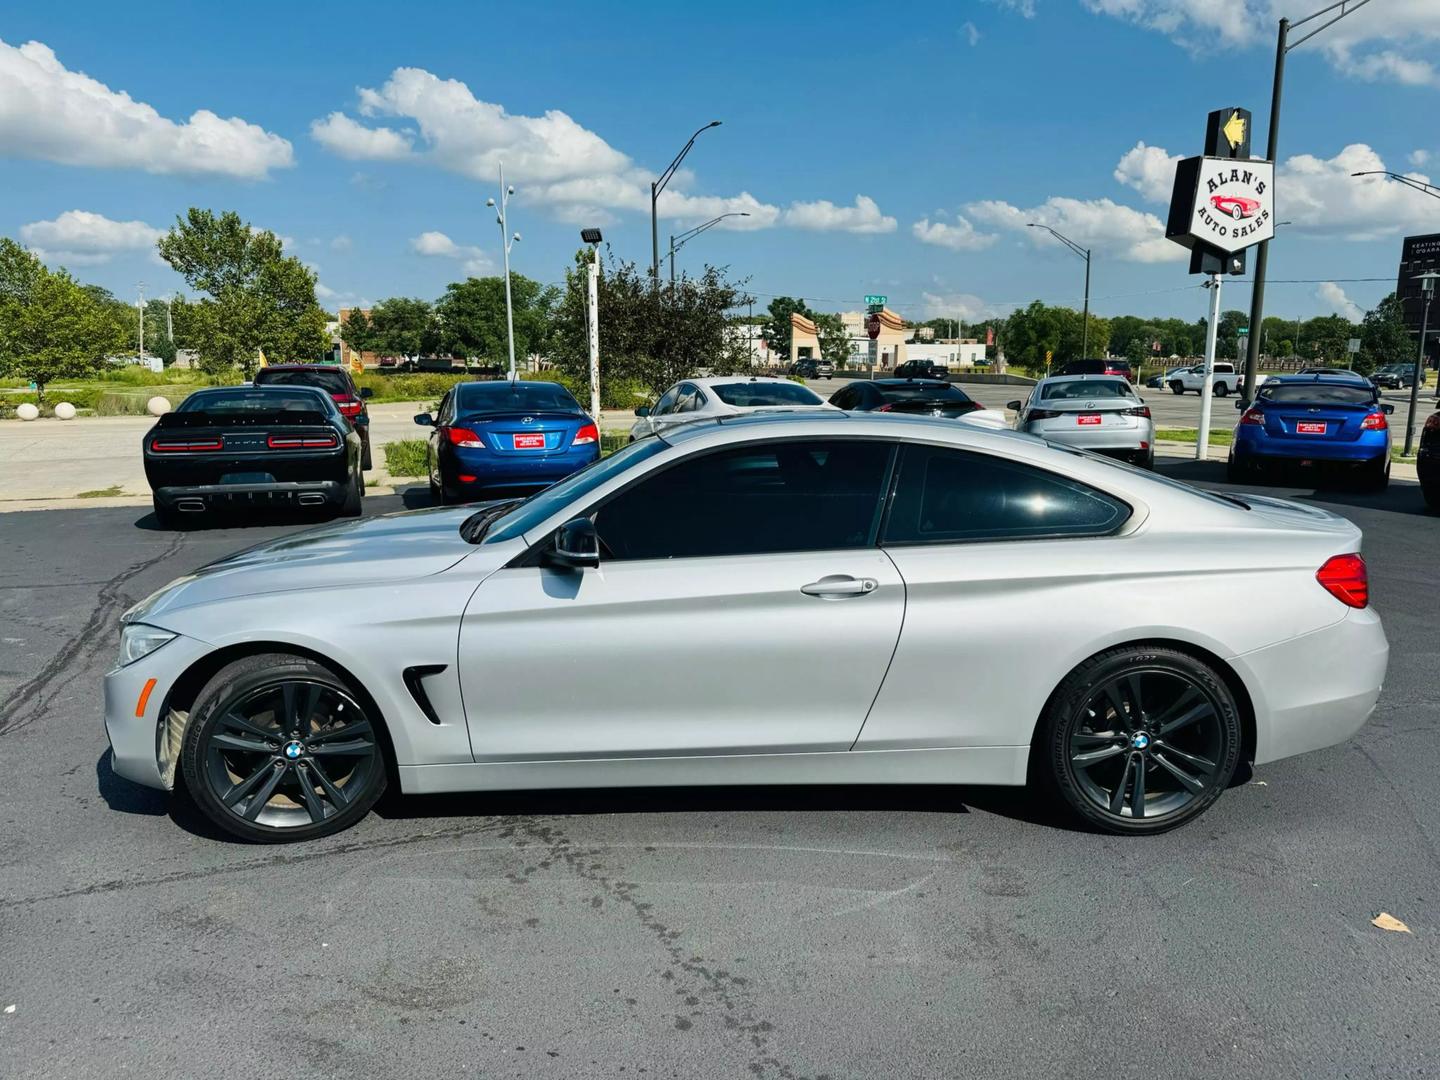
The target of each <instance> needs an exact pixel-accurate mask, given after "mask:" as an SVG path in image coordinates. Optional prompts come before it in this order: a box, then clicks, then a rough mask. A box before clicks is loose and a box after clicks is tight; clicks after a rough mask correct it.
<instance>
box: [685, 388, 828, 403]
mask: <svg viewBox="0 0 1440 1080" xmlns="http://www.w3.org/2000/svg"><path fill="white" fill-rule="evenodd" d="M709 390H710V392H711V393H713V394H714V395H715V396H716V397H718V398H719V399H720V400H721V401H723V402H724V403H725V404H726V405H734V406H737V407H741V408H764V407H765V406H767V405H823V404H824V403H825V402H824V399H822V398H821V397H820V395H819V394H817V393H815V391H813V390H811V389H810V388H809V387H805V386H801V385H800V384H799V383H792V382H736V383H719V384H717V385H713V386H711V387H709Z"/></svg>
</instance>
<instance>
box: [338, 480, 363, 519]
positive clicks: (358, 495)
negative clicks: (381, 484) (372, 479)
mask: <svg viewBox="0 0 1440 1080" xmlns="http://www.w3.org/2000/svg"><path fill="white" fill-rule="evenodd" d="M364 497H365V477H364V475H363V474H362V473H361V472H360V471H359V470H358V469H357V470H356V471H355V474H354V475H353V476H352V477H351V478H350V486H349V488H347V489H346V491H345V501H344V502H343V503H341V504H340V516H341V517H351V518H353V517H359V516H360V511H361V510H362V509H363V508H364V507H363V505H362V502H363V500H364Z"/></svg>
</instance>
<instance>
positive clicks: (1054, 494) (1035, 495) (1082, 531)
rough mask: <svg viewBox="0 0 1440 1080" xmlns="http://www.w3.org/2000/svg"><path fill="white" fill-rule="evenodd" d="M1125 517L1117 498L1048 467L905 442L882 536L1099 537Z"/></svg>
mask: <svg viewBox="0 0 1440 1080" xmlns="http://www.w3.org/2000/svg"><path fill="white" fill-rule="evenodd" d="M1129 516H1130V508H1129V507H1128V506H1126V505H1125V504H1124V503H1122V502H1120V501H1119V500H1118V499H1114V498H1112V497H1110V496H1109V495H1106V494H1104V493H1103V492H1099V491H1096V490H1095V489H1094V488H1091V487H1089V486H1087V485H1085V484H1081V483H1078V482H1077V481H1074V480H1068V479H1066V478H1065V477H1062V476H1057V475H1055V474H1054V473H1048V472H1045V471H1043V470H1041V469H1034V468H1031V467H1030V466H1028V465H1021V464H1019V463H1017V462H1013V461H1006V460H1003V459H1001V458H994V457H990V456H988V455H985V454H970V453H966V452H964V451H961V450H947V449H943V448H940V447H929V446H907V447H906V448H905V450H904V457H903V459H902V461H901V463H900V478H899V482H898V484H897V485H896V489H895V501H894V504H893V506H892V507H891V510H890V520H889V523H888V524H887V526H886V529H885V542H886V543H889V544H914V543H931V544H936V543H957V542H961V541H975V540H1026V539H1038V538H1040V537H1064V536H1103V535H1105V534H1107V533H1110V532H1113V531H1114V530H1115V529H1118V528H1119V527H1120V526H1121V524H1123V523H1124V521H1125V519H1126V518H1128V517H1129Z"/></svg>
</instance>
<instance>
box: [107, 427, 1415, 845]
mask: <svg viewBox="0 0 1440 1080" xmlns="http://www.w3.org/2000/svg"><path fill="white" fill-rule="evenodd" d="M1359 551H1360V531H1359V530H1358V529H1357V528H1356V527H1355V526H1354V525H1352V524H1351V523H1350V522H1348V521H1346V520H1344V519H1342V518H1339V517H1336V516H1334V515H1331V514H1328V513H1326V512H1324V511H1321V510H1317V509H1314V508H1312V507H1307V506H1302V505H1299V504H1296V503H1292V502H1286V501H1283V500H1280V499H1273V498H1263V497H1260V496H1254V495H1244V496H1239V495H1234V496H1232V495H1214V494H1209V493H1206V492H1203V491H1199V490H1196V489H1194V488H1191V487H1187V486H1185V485H1182V484H1178V483H1174V482H1172V481H1168V480H1166V479H1164V478H1162V477H1158V476H1155V475H1153V474H1149V473H1146V472H1144V471H1142V470H1139V469H1134V468H1131V467H1129V466H1125V465H1122V464H1118V463H1115V462H1112V461H1108V460H1104V459H1101V458H1098V457H1095V456H1092V455H1090V454H1088V453H1083V452H1080V451H1076V450H1070V449H1066V448H1063V447H1060V446H1055V445H1050V444H1047V443H1045V442H1042V441H1040V440H1039V439H1035V438H1032V437H1029V436H1026V435H1021V434H1017V433H1013V432H1005V431H996V430H993V429H990V428H986V427H982V426H979V425H970V424H967V423H965V422H964V421H963V420H962V421H954V420H935V419H931V418H920V417H914V418H912V417H896V416H890V415H886V416H882V417H875V416H870V415H865V414H846V413H842V412H839V411H836V412H832V413H815V414H808V415H789V416H783V415H782V416H769V417H751V418H740V419H730V420H722V421H719V422H700V423H696V424H690V425H686V426H684V427H682V428H677V429H675V430H674V431H672V432H668V433H665V434H663V435H661V436H659V437H657V438H649V439H644V440H641V441H639V442H636V443H633V444H631V445H630V446H628V447H626V448H625V449H623V450H621V451H620V452H618V453H616V454H614V455H613V456H611V457H608V458H605V459H603V460H601V461H599V462H597V463H595V464H594V465H592V466H590V467H588V468H586V469H584V470H582V471H580V472H578V473H575V474H574V475H572V476H570V477H569V478H568V479H566V480H563V481H561V482H560V483H558V484H556V485H554V486H553V487H550V488H548V489H546V490H545V491H543V492H541V493H540V494H538V495H535V496H533V497H531V498H529V499H527V500H525V501H509V502H500V503H491V504H485V505H481V506H479V507H475V506H472V507H461V508H445V509H438V510H428V511H418V512H413V513H403V514H395V515H391V516H388V517H380V518H374V519H370V520H365V521H360V522H351V523H345V524H338V525H333V526H327V527H323V528H320V529H316V530H313V531H310V532H305V533H300V534H297V535H294V536H291V537H289V538H286V539H282V540H278V541H275V542H273V543H268V544H264V545H262V546H260V547H256V548H252V549H250V550H248V551H244V552H241V553H240V554H237V555H234V556H232V557H230V558H227V559H224V560H222V561H220V562H217V563H214V564H212V565H210V566H207V567H205V568H204V569H201V570H199V571H197V572H196V573H194V574H192V575H189V576H186V577H183V578H180V579H179V580H177V581H174V582H172V583H171V584H169V585H167V586H166V587H165V588H163V589H161V590H159V591H158V592H156V593H155V594H154V595H152V596H150V597H149V598H147V599H146V600H144V601H143V602H141V603H140V604H138V605H136V606H135V607H134V608H132V609H131V610H130V611H129V612H127V613H126V614H125V616H124V619H123V624H122V626H121V635H120V657H119V661H118V663H117V665H116V667H115V668H114V670H112V671H111V672H110V673H109V674H108V675H107V676H106V678H105V724H106V729H107V731H108V734H109V738H110V743H111V747H112V749H113V762H114V768H115V771H116V772H117V773H119V774H120V775H122V776H125V777H128V778H130V779H131V780H134V781H137V782H139V783H141V784H146V785H149V786H151V787H156V788H162V789H172V788H174V787H175V786H176V785H177V784H179V783H183V784H184V785H185V787H186V788H188V790H189V792H190V794H191V795H192V797H193V798H194V800H195V801H196V802H197V803H198V805H199V806H200V807H201V808H202V809H203V811H204V812H205V813H206V814H207V815H209V816H210V817H211V818H212V819H213V820H214V821H215V822H216V823H217V824H218V825H220V826H222V827H223V828H225V829H228V830H230V831H231V832H233V833H236V834H238V835H240V836H243V837H247V838H251V839H255V840H299V839H305V838H310V837H315V836H320V835H323V834H326V833H331V832H335V831H337V830H340V829H343V828H346V827H347V826H349V825H352V824H354V823H355V822H356V821H357V820H359V819H360V818H361V817H363V816H364V815H365V814H366V813H367V811H368V810H369V809H370V808H371V806H372V805H373V804H374V803H375V801H376V800H377V799H378V798H379V797H380V795H381V793H382V792H383V791H384V790H385V788H386V787H387V785H395V784H398V786H399V788H400V790H401V791H403V792H406V793H426V792H454V791H494V790H501V789H518V788H585V787H608V786H643V785H707V784H746V783H763V784H816V783H826V784H833V783H880V784H910V783H956V784H1025V783H1027V782H1033V783H1034V784H1035V785H1036V786H1037V787H1038V788H1039V789H1041V790H1042V792H1043V793H1045V794H1047V795H1050V796H1052V797H1054V798H1057V799H1058V800H1060V801H1061V803H1062V804H1064V805H1065V806H1068V808H1069V809H1070V810H1071V811H1073V812H1074V813H1075V814H1077V815H1079V817H1081V818H1082V819H1084V820H1085V821H1086V822H1088V823H1089V824H1090V825H1092V826H1094V827H1098V828H1101V829H1108V830H1112V831H1115V832H1120V833H1142V832H1155V831H1158V830H1162V829H1167V828H1171V827H1173V826H1176V825H1179V824H1180V823H1182V822H1185V821H1188V820H1189V819H1191V818H1193V817H1195V816H1196V815H1198V814H1200V813H1201V812H1203V811H1204V810H1205V809H1206V808H1207V807H1208V806H1209V805H1210V804H1211V803H1212V802H1214V800H1215V799H1216V798H1218V797H1219V796H1220V794H1221V793H1222V792H1223V791H1224V790H1225V788H1226V786H1227V784H1229V782H1230V781H1231V778H1232V775H1233V774H1234V773H1235V771H1236V768H1237V767H1238V766H1239V765H1240V763H1241V762H1242V761H1249V762H1253V763H1256V764H1262V763H1264V762H1268V761H1273V760H1274V759H1276V758H1281V757H1285V756H1286V755H1290V754H1298V753H1302V752H1304V751H1307V750H1313V749H1316V748H1318V747H1323V746H1329V745H1331V744H1334V743H1337V742H1340V741H1342V740H1344V739H1346V738H1347V737H1349V736H1350V735H1351V734H1352V733H1353V732H1354V731H1355V730H1356V729H1357V728H1358V727H1359V726H1360V725H1361V724H1363V723H1364V722H1365V720H1366V718H1367V717H1368V716H1369V715H1370V712H1371V710H1372V709H1373V707H1374V705H1375V701H1376V697H1377V695H1378V694H1379V691H1380V685H1381V682H1382V680H1383V678H1384V675H1385V667H1386V660H1387V655H1388V646H1387V644H1386V640H1385V634H1384V631H1383V629H1382V628H1381V625H1380V619H1379V616H1377V615H1376V614H1375V612H1374V610H1373V609H1372V608H1371V607H1370V606H1369V595H1368V585H1367V578H1366V569H1365V563H1364V561H1363V559H1362V558H1361V557H1360V554H1359Z"/></svg>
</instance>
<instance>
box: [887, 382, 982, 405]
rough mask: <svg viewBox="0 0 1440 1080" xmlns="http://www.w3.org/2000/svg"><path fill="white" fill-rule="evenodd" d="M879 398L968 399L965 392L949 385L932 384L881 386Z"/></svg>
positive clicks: (902, 399) (891, 399)
mask: <svg viewBox="0 0 1440 1080" xmlns="http://www.w3.org/2000/svg"><path fill="white" fill-rule="evenodd" d="M879 390H880V396H881V397H883V398H884V399H885V400H886V401H917V400H919V401H969V400H970V398H969V397H968V396H967V395H966V394H965V391H963V390H959V389H956V388H955V387H954V386H951V385H950V384H949V383H944V384H943V385H942V384H940V383H934V384H932V385H928V386H927V385H926V384H924V383H921V384H919V385H918V386H882V387H880V388H879Z"/></svg>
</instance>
